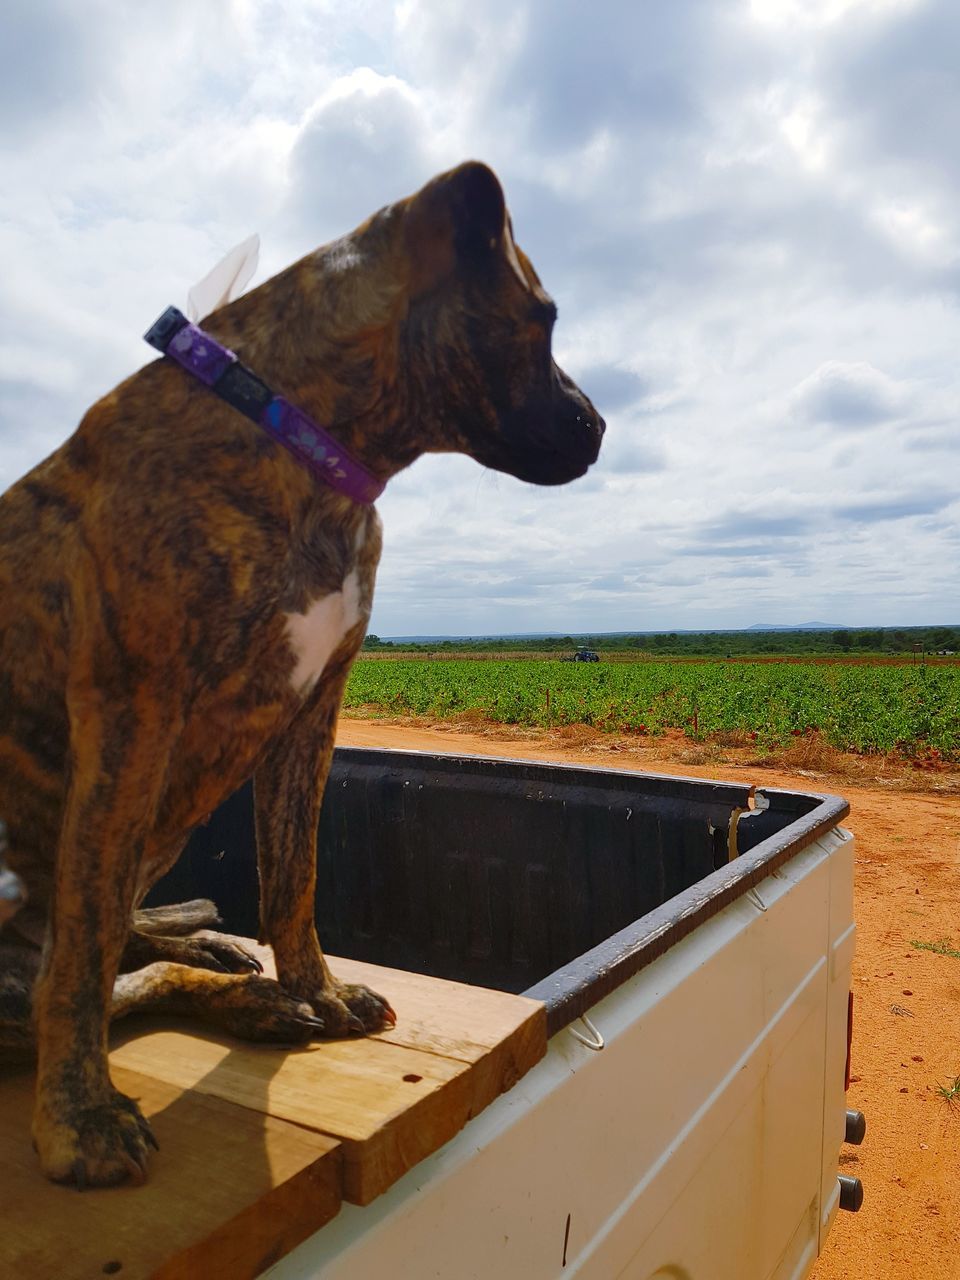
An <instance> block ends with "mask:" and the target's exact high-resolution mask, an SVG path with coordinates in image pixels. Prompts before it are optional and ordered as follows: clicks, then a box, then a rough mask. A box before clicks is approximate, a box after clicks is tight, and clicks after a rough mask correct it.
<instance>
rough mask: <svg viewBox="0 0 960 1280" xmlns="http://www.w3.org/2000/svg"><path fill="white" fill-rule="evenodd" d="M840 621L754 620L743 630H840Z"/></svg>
mask: <svg viewBox="0 0 960 1280" xmlns="http://www.w3.org/2000/svg"><path fill="white" fill-rule="evenodd" d="M844 626H845V624H844V623H842V622H792V623H783V622H755V623H754V624H753V626H751V627H745V628H744V630H745V631H842V630H843V629H844Z"/></svg>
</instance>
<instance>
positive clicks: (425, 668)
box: [345, 658, 960, 760]
mask: <svg viewBox="0 0 960 1280" xmlns="http://www.w3.org/2000/svg"><path fill="white" fill-rule="evenodd" d="M345 705H346V706H348V707H359V706H367V707H369V706H373V707H375V708H377V710H378V711H380V712H381V713H388V714H414V715H429V716H435V717H438V718H441V719H442V718H446V717H451V716H456V715H458V714H460V713H462V712H465V711H470V710H474V711H479V712H481V713H482V714H483V715H484V716H485V717H487V718H488V719H490V720H494V721H497V722H499V723H503V724H522V725H539V726H549V725H562V724H588V725H593V726H595V727H596V728H599V729H605V730H609V731H611V732H616V733H639V734H644V733H646V734H658V733H662V732H663V730H664V729H667V728H675V729H683V730H684V731H685V732H687V733H688V734H691V735H692V736H694V737H698V738H699V737H706V736H708V735H710V734H712V733H716V732H719V731H722V730H726V731H739V732H745V733H748V734H754V735H756V738H757V741H759V742H761V743H766V744H769V745H771V746H773V745H778V744H784V743H786V742H788V741H789V740H790V739H791V738H792V737H795V736H796V735H797V734H802V733H805V732H807V731H809V730H816V731H818V732H819V733H820V734H821V735H822V736H823V738H824V740H825V741H827V742H829V743H830V744H831V745H832V746H835V747H837V748H839V749H840V750H843V751H857V752H869V751H882V752H885V751H891V750H899V751H902V752H903V753H904V754H907V755H915V754H918V753H920V752H927V751H937V752H939V753H940V755H941V756H942V757H943V759H945V760H960V667H957V666H955V665H951V666H943V667H931V666H927V667H924V666H880V665H878V666H872V665H856V666H845V665H822V664H815V663H808V662H775V661H774V662H765V663H750V662H700V663H689V662H669V661H667V662H663V661H657V662H644V661H639V662H630V663H599V664H596V665H593V664H579V663H571V662H559V661H530V660H527V661H510V660H505V661H496V660H494V661H491V660H486V661H476V660H472V659H452V660H444V661H431V660H428V659H422V660H418V659H410V660H406V661H398V662H386V661H377V660H369V659H367V660H365V659H363V658H361V659H360V660H359V661H358V662H357V663H356V665H355V666H354V668H353V672H352V673H351V676H350V682H349V684H348V686H347V693H346V698H345Z"/></svg>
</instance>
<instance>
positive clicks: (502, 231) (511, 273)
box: [394, 162, 604, 484]
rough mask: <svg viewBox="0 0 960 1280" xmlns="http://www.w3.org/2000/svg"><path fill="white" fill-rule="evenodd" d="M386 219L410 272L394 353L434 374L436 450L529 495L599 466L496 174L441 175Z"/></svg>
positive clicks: (599, 426)
mask: <svg viewBox="0 0 960 1280" xmlns="http://www.w3.org/2000/svg"><path fill="white" fill-rule="evenodd" d="M394 210H395V211H397V212H399V214H400V216H401V217H402V233H403V241H404V247H405V255H406V257H407V260H408V264H409V270H410V280H409V299H410V303H409V309H408V312H407V314H406V317H405V320H404V322H403V324H402V336H401V342H402V343H403V344H405V346H406V348H407V350H406V352H405V355H406V357H407V363H408V365H409V366H410V367H416V368H418V369H420V370H423V369H427V370H431V371H432V374H431V377H430V383H431V385H429V386H424V387H422V388H420V395H418V399H420V398H421V397H422V398H423V399H425V400H426V401H427V402H432V406H431V407H432V410H433V412H432V414H431V417H432V419H433V421H434V423H435V424H436V427H435V428H434V435H435V438H433V439H431V440H430V441H429V442H428V444H427V447H428V449H432V450H437V451H439V450H451V449H455V450H462V451H463V452H466V453H468V454H470V455H471V457H473V458H475V459H476V460H477V461H478V462H480V463H482V464H483V465H484V466H488V467H493V468H494V469H496V470H497V471H505V472H508V473H509V474H510V475H513V476H516V477H517V478H518V479H520V480H527V481H530V482H532V483H535V484H564V483H566V482H567V481H569V480H573V479H575V478H576V477H577V476H581V475H583V474H584V472H585V471H586V470H587V468H588V467H589V466H590V465H591V464H592V463H593V462H595V461H596V459H597V454H598V452H599V449H600V440H601V437H602V436H603V432H604V422H603V419H602V418H601V417H600V415H599V414H598V413H597V411H596V409H595V408H594V407H593V405H592V404H591V403H590V401H589V400H588V399H587V397H586V396H585V395H584V394H583V392H582V391H581V390H580V389H579V388H578V387H577V386H576V384H575V383H574V382H573V380H572V379H571V378H569V377H568V376H567V375H566V374H565V373H564V372H563V370H562V369H561V368H559V367H558V365H557V364H556V362H555V361H554V359H553V357H552V355H551V338H552V333H553V326H554V322H555V321H556V318H557V308H556V306H555V305H554V303H553V300H552V298H551V297H550V295H549V294H548V293H547V292H546V291H545V290H544V288H543V286H542V285H541V283H540V280H539V279H538V277H537V273H536V272H535V271H534V269H533V267H532V265H531V264H530V262H529V260H528V259H527V257H526V256H525V255H524V253H523V252H522V250H520V249H519V248H518V246H517V245H516V244H515V242H514V239H513V232H512V227H511V223H510V217H509V214H508V213H507V208H506V204H505V202H504V197H503V191H502V189H501V187H500V183H499V182H498V181H497V178H496V176H495V174H494V173H493V172H492V171H491V170H490V169H488V168H487V166H486V165H483V164H478V163H475V162H471V163H467V164H463V165H460V167H459V168H457V169H453V170H452V171H451V172H449V173H445V174H441V175H440V177H438V178H435V179H434V180H433V181H432V182H430V183H428V184H427V186H425V187H424V188H423V189H422V190H421V191H419V192H418V193H417V194H416V195H415V196H412V197H411V198H410V199H409V200H407V201H405V202H403V203H402V204H401V205H399V206H394Z"/></svg>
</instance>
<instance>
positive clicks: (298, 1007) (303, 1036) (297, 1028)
mask: <svg viewBox="0 0 960 1280" xmlns="http://www.w3.org/2000/svg"><path fill="white" fill-rule="evenodd" d="M209 1014H210V1019H211V1021H213V1022H214V1023H215V1024H216V1025H217V1026H218V1027H220V1028H221V1030H223V1031H227V1032H229V1033H230V1035H234V1036H239V1037H240V1038H241V1039H243V1040H265V1041H273V1042H274V1043H280V1044H302V1043H303V1042H304V1041H306V1040H311V1039H312V1038H313V1037H314V1036H322V1035H326V1034H327V1032H326V1027H325V1024H324V1023H323V1022H322V1021H321V1020H320V1019H319V1018H317V1017H315V1016H314V1011H313V1007H312V1005H310V1004H309V1003H308V1002H307V1001H306V1000H297V999H296V998H295V997H294V996H291V995H289V994H288V993H287V992H286V991H284V989H283V987H281V986H280V984H279V983H278V982H274V981H273V979H272V978H260V977H244V978H241V979H239V980H237V981H231V982H225V983H224V984H223V986H222V987H221V988H220V989H219V990H218V991H217V994H216V997H215V999H214V1000H213V1001H212V1002H211V1004H210V1006H209Z"/></svg>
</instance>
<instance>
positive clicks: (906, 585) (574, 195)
mask: <svg viewBox="0 0 960 1280" xmlns="http://www.w3.org/2000/svg"><path fill="white" fill-rule="evenodd" d="M134 15H135V17H134ZM958 50H960V4H957V3H956V0H589V3H588V2H587V0H509V2H507V0H484V3H483V4H478V3H476V0H397V2H396V3H392V4H391V3H388V2H387V0H343V2H339V0H302V2H300V3H297V2H296V0H287V3H278V2H275V0H207V2H206V3H203V4H197V3H192V2H187V0H165V2H164V3H163V4H162V5H136V6H131V5H130V4H129V3H126V2H125V3H120V2H119V0H85V3H84V4H82V5H81V4H77V3H76V2H75V0H4V4H3V9H2V14H0V161H2V173H3V179H2V182H0V254H2V262H3V269H2V271H0V489H2V488H5V487H6V486H7V485H8V484H10V483H12V482H13V481H14V480H15V479H17V478H18V477H19V476H20V475H22V474H23V473H24V472H25V471H26V470H27V469H28V468H29V467H31V466H32V465H33V464H34V463H35V462H37V461H38V460H39V459H40V458H42V457H43V456H44V455H45V454H46V453H48V452H49V451H50V450H51V449H52V448H54V447H55V446H56V445H57V444H59V443H60V442H61V441H62V440H63V439H64V438H65V437H66V436H67V435H69V433H70V432H71V431H72V430H73V429H74V427H75V426H76V423H77V422H78V420H79V418H80V416H81V415H82V413H83V412H84V410H85V409H86V408H87V406H88V405H89V404H90V403H91V402H92V401H94V400H95V399H96V398H97V397H99V396H100V395H102V394H103V393H104V392H106V391H108V390H109V389H110V388H111V387H112V386H113V385H114V384H115V383H116V382H117V381H118V380H120V379H121V378H123V377H125V376H126V375H127V374H128V373H130V372H131V371H132V370H133V369H135V368H136V367H138V366H139V365H140V364H142V363H144V362H145V361H146V360H147V359H149V358H150V352H149V349H148V348H147V347H146V346H145V345H144V344H143V343H142V341H141V337H140V335H141V334H142V332H143V330H144V329H145V328H146V327H147V325H148V324H149V323H150V322H151V321H152V320H153V319H154V317H155V316H156V315H157V314H158V312H159V311H160V310H161V309H162V308H163V307H164V306H165V305H166V304H167V303H169V302H174V303H176V304H178V305H180V306H183V305H184V304H185V301H186V294H187V290H188V289H189V288H190V286H191V285H192V284H193V283H195V281H196V280H198V279H199V278H200V277H201V276H202V275H204V274H205V273H206V271H207V270H208V269H209V268H210V267H211V266H213V265H214V263H215V262H216V261H217V260H218V259H219V257H220V256H221V255H222V254H223V253H224V252H225V250H227V249H228V248H230V247H231V246H232V245H233V244H235V243H237V242H238V241H240V240H242V239H244V238H245V237H246V236H248V235H249V234H250V233H251V232H253V231H259V233H260V235H261V239H262V243H263V250H262V253H261V265H260V270H259V272H258V275H257V276H256V277H255V280H254V283H257V282H258V281H260V280H263V279H265V278H266V277H267V276H269V275H271V274H272V273H273V272H274V271H276V270H278V269H279V268H281V267H283V266H284V265H286V264H287V263H288V262H290V261H292V260H293V259H294V258H296V257H298V256H300V255H301V254H303V253H304V252H306V251H307V250H309V249H310V248H313V247H314V246H316V245H317V244H320V243H322V242H324V241H325V240H328V239H331V238H333V237H334V236H336V235H338V234H339V233H341V232H343V231H345V230H347V229H349V228H350V227H351V226H353V225H355V224H356V223H357V222H359V221H360V220H361V219H363V218H364V217H365V216H366V215H367V214H369V213H370V212H372V211H373V210H374V209H376V208H378V207H380V206H381V205H383V204H386V203H388V202H390V201H391V200H393V199H395V198H398V197H400V196H403V195H406V194H408V193H410V192H411V191H413V190H415V189H416V188H417V187H418V186H419V185H420V184H421V183H422V182H423V181H425V180H426V179H427V178H429V177H431V176H432V175H433V174H434V173H436V172H438V171H439V170H441V169H444V168H447V167H449V166H450V165H452V164H455V163H457V162H459V161H460V160H462V159H465V158H468V157H476V158H480V159H484V160H486V161H488V162H489V163H490V164H492V165H493V167H494V168H495V169H496V170H497V172H498V173H499V175H500V177H501V179H502V181H503V183H504V187H505V190H506V193H507V199H508V202H509V204H510V207H511V211H512V215H513V221H514V227H515V230H516V235H517V239H518V241H519V242H520V243H521V244H522V245H523V247H524V249H525V250H526V251H527V253H528V254H529V255H530V257H531V258H532V260H533V262H534V264H535V265H536V267H537V270H538V272H539V274H540V276H541V278H542V279H543V281H544V283H545V284H546V286H547V288H548V289H549V290H550V291H551V292H552V294H553V295H554V297H555V299H556V301H557V304H558V306H559V310H560V319H559V322H558V325H557V330H556V338H555V349H556V354H557V357H558V360H559V361H560V363H561V364H563V365H564V366H565V367H566V368H567V370H568V371H569V372H570V373H571V374H572V375H573V376H574V377H576V378H577V379H578V381H580V383H581V385H582V386H583V387H584V389H585V390H586V391H587V392H588V394H590V395H591V396H592V398H593V399H594V401H595V402H596V404H597V406H598V408H600V410H601V412H603V413H604V415H605V417H606V419H607V423H608V432H607V439H606V442H605V445H604V451H603V453H602V455H601V460H600V462H599V463H598V464H597V465H596V467H594V468H593V469H592V471H591V472H590V473H589V474H588V475H587V476H586V477H585V478H584V479H582V480H580V481H577V482H576V483H574V484H572V485H570V486H567V487H565V488H561V489H536V488H533V487H531V486H528V485H524V484H521V483H520V482H518V481H515V480H513V479H510V478H508V477H506V476H501V475H499V474H496V473H494V472H490V471H485V470H483V469H482V468H480V467H479V466H478V465H477V464H476V463H474V462H473V461H471V460H469V459H466V458H459V457H439V458H437V457H435V458H427V459H423V460H421V461H420V462H418V463H417V464H415V465H414V466H413V467H412V468H411V469H410V470H409V471H407V472H405V473H403V474H402V475H400V476H399V477H397V478H396V479H395V480H394V481H393V482H391V485H390V487H389V489H388V491H387V493H386V495H385V496H384V498H383V499H382V500H381V502H380V510H381V513H382V516H383V519H384V523H385V526H386V550H385V554H384V559H383V562H382V564H381V569H380V577H379V587H378V598H377V602H376V605H375V608H374V616H373V620H372V624H371V626H372V630H374V631H376V632H377V633H379V634H380V635H385V636H389V635H395V634H408V633H432V634H437V633H439V634H468V633H474V634H478V633H490V632H499V631H519V632H522V631H539V630H560V631H600V630H626V629H637V630H643V629H670V628H675V627H676V628H681V627H683V628H690V627H738V626H748V625H750V624H752V623H755V622H760V621H763V622H776V623H797V622H804V621H808V620H812V619H817V620H823V621H826V622H828V623H834V624H847V625H858V624H862V625H866V624H880V625H896V624H920V623H935V622H950V623H956V622H958V621H960V603H958V597H960V486H958V476H960V395H958V393H960V147H958V144H957V139H958V137H960V74H958V71H957V52H958Z"/></svg>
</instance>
